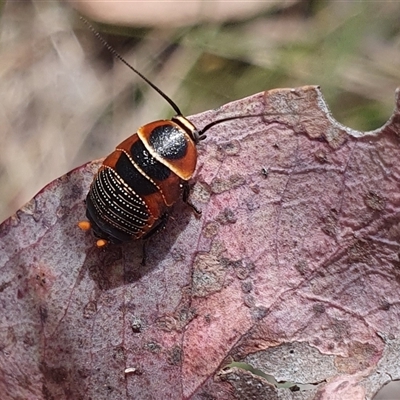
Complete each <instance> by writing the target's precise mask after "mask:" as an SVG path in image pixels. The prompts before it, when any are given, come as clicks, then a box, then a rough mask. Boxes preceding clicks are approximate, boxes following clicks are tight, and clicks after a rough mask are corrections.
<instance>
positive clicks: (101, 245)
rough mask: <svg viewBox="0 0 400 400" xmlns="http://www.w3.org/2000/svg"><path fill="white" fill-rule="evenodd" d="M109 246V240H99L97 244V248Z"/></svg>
mask: <svg viewBox="0 0 400 400" xmlns="http://www.w3.org/2000/svg"><path fill="white" fill-rule="evenodd" d="M107 245H108V240H105V239H99V240H98V241H97V242H96V246H97V247H105V246H107Z"/></svg>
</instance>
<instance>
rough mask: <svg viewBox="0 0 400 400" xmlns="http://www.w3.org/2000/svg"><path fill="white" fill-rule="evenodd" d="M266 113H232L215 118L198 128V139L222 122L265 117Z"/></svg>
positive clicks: (204, 136) (202, 138)
mask: <svg viewBox="0 0 400 400" xmlns="http://www.w3.org/2000/svg"><path fill="white" fill-rule="evenodd" d="M266 115H267V114H266V113H264V114H249V115H234V116H232V117H226V118H221V119H217V120H215V121H213V122H210V123H209V124H207V125H206V126H204V127H203V128H202V129H201V130H199V132H198V140H204V139H205V138H206V137H207V135H206V134H205V132H207V131H208V130H209V129H210V128H212V127H213V126H215V125H219V124H222V123H223V122H227V121H233V120H235V119H244V118H257V117H265V116H266ZM268 115H271V114H268Z"/></svg>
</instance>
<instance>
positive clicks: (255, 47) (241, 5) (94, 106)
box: [0, 0, 400, 400]
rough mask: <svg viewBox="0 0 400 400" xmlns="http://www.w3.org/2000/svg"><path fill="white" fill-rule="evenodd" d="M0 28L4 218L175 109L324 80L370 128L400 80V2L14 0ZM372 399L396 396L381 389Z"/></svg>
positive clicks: (352, 119)
mask: <svg viewBox="0 0 400 400" xmlns="http://www.w3.org/2000/svg"><path fill="white" fill-rule="evenodd" d="M0 5H1V24H0V33H1V35H0V76H1V78H0V93H1V102H0V119H1V123H0V149H1V153H0V187H1V190H0V221H2V220H4V219H5V218H7V217H9V216H10V215H11V214H13V213H14V212H15V211H16V210H17V209H19V208H20V207H21V206H23V204H24V203H25V202H27V201H28V200H30V199H31V198H32V197H33V195H35V193H37V192H38V191H39V190H40V189H41V188H42V187H43V186H45V185H46V184H47V183H49V182H50V181H52V180H53V179H55V178H57V177H59V176H61V175H63V174H65V173H66V172H68V171H69V170H71V169H73V168H75V167H77V166H79V165H81V164H83V163H85V162H87V161H89V160H92V159H96V158H100V157H103V156H105V155H107V154H108V153H110V152H111V151H112V150H113V148H114V147H115V145H117V144H118V143H119V142H120V141H122V140H123V139H125V138H126V137H128V136H130V135H131V134H133V133H134V132H135V131H136V129H137V127H139V126H140V125H142V124H145V123H146V122H149V121H152V120H155V119H159V118H165V117H170V116H171V115H172V114H173V112H172V110H171V109H170V107H169V106H168V104H166V103H165V101H164V100H163V99H161V98H160V97H159V96H158V95H157V94H156V93H155V92H154V91H153V90H151V89H149V87H147V86H146V85H145V84H144V83H143V82H142V81H140V79H139V78H138V77H137V76H135V75H134V74H133V73H132V72H131V71H130V70H129V69H128V68H126V67H125V66H124V65H122V64H121V63H120V62H119V61H116V60H115V59H114V58H113V57H112V56H111V55H110V53H109V52H108V51H107V50H106V49H105V48H104V47H103V46H102V45H101V43H100V42H99V41H98V40H97V39H96V38H95V36H94V35H93V34H92V33H91V32H90V30H88V29H87V27H86V26H85V25H84V24H83V23H82V21H81V20H80V19H79V13H82V14H83V15H85V16H86V18H88V19H90V20H91V21H93V24H94V25H95V26H96V29H97V30H99V31H100V32H101V34H102V35H103V36H104V37H105V38H106V39H107V40H108V41H109V43H110V44H111V45H112V46H113V47H114V48H115V49H116V50H117V51H118V52H120V53H121V54H122V55H123V56H124V57H125V58H126V60H128V61H129V62H130V63H132V65H134V66H135V67H136V68H138V69H139V70H140V71H141V72H143V73H144V74H145V75H146V76H147V77H148V78H150V79H151V80H152V81H153V82H154V83H155V84H156V85H158V86H159V87H160V88H161V89H162V90H163V91H165V92H166V93H167V94H168V95H169V96H170V97H171V98H172V99H174V101H175V102H176V103H177V104H178V105H179V106H180V108H181V110H182V111H183V113H184V114H185V115H191V114H195V113H199V112H201V111H205V110H208V109H211V108H216V107H218V106H220V105H222V104H224V103H227V102H229V101H233V100H236V99H240V98H242V97H245V96H249V95H251V94H254V93H257V92H260V91H264V90H267V89H273V88H279V87H297V86H303V85H310V84H318V85H321V86H322V90H323V93H324V95H325V98H326V100H327V102H328V104H329V105H330V107H331V109H332V111H333V114H334V116H335V117H336V119H338V120H339V121H340V122H342V123H343V124H345V125H348V126H350V127H352V128H354V129H360V130H372V129H376V128H378V127H379V126H381V125H382V124H383V123H385V122H386V120H387V119H388V118H389V116H390V114H391V112H392V109H393V104H394V91H395V89H396V88H397V87H398V86H400V23H399V21H400V2H389V1H388V2H367V1H340V2H339V1H313V0H309V1H294V0H293V1H268V2H267V1H265V2H254V1H241V2H226V1H212V2H211V1H198V2H196V1H190V2H189V1H188V2H174V1H159V2H153V1H152V2H140V1H126V2H121V1H118V2H113V1H104V2H93V1H92V2H90V1H71V2H57V1H34V0H31V1H29V0H25V1H18V2H17V1H8V2H1V3H0ZM388 389H389V390H390V386H387V387H385V388H384V390H383V392H382V393H380V394H379V395H378V396H377V397H376V399H379V400H383V399H391V400H393V399H399V398H400V394H399V393H400V392H399V391H396V392H393V389H392V392H389V394H385V392H387V391H388Z"/></svg>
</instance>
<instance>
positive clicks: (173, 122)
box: [78, 18, 261, 264]
mask: <svg viewBox="0 0 400 400" xmlns="http://www.w3.org/2000/svg"><path fill="white" fill-rule="evenodd" d="M81 19H82V20H83V22H84V23H85V24H86V25H87V26H88V27H89V29H91V30H92V31H93V33H94V34H95V36H96V37H97V38H98V39H99V40H100V41H101V42H102V43H103V45H104V46H105V47H106V48H107V49H108V50H109V51H110V52H111V53H112V54H113V55H114V56H115V57H116V58H117V59H119V60H120V61H121V62H123V63H124V64H125V65H126V66H127V67H128V68H130V69H131V70H132V71H133V72H134V73H136V74H137V75H139V76H140V78H142V79H143V80H144V81H145V82H146V83H147V84H148V85H150V86H151V87H152V88H153V89H154V90H155V91H156V92H158V93H159V94H160V95H161V96H162V97H163V98H164V99H165V100H166V101H167V102H168V103H169V104H170V106H171V107H172V109H173V110H174V111H175V113H176V115H175V116H174V117H172V118H171V119H168V120H159V121H154V122H150V123H149V124H146V125H144V126H142V127H140V128H139V129H138V130H137V132H136V133H134V134H133V135H132V136H130V137H128V138H127V139H126V140H124V141H123V142H122V143H120V144H119V145H118V146H117V147H116V149H115V150H114V151H113V152H112V153H111V154H110V155H109V156H108V157H106V159H105V160H104V161H103V164H102V165H101V167H100V168H99V170H98V172H97V174H96V175H95V177H94V179H93V182H92V184H91V186H90V189H89V193H88V194H87V197H86V217H87V219H88V220H89V221H80V222H79V223H78V226H79V227H80V228H81V229H82V230H90V229H92V232H93V234H94V236H95V237H96V238H97V242H96V245H97V246H98V247H104V246H106V245H107V244H108V243H114V244H118V243H122V242H127V241H130V240H137V239H143V240H146V239H148V238H149V237H151V236H153V235H154V234H155V233H157V232H159V231H160V230H162V229H164V228H165V226H166V224H167V221H168V218H169V215H170V211H171V207H172V206H173V205H174V204H175V203H176V202H177V201H178V200H179V199H181V198H182V199H183V201H184V202H186V203H187V204H188V205H190V206H191V207H192V209H193V210H194V211H195V212H196V213H198V214H200V211H199V210H197V208H196V207H195V206H194V205H193V204H192V203H191V202H190V201H189V192H190V188H189V183H188V181H189V179H190V178H191V177H192V176H193V173H194V171H195V169H196V162H197V150H196V146H197V144H198V143H199V142H200V141H202V140H204V139H205V138H206V135H205V133H206V132H207V131H208V130H209V129H210V128H212V127H213V126H215V125H217V124H220V123H223V122H226V121H230V120H234V119H239V118H245V117H256V116H261V115H245V116H243V115H242V116H232V117H227V118H222V119H219V120H216V121H213V122H211V123H209V124H208V125H206V126H205V127H203V128H202V129H201V130H198V129H197V128H196V127H195V126H194V125H193V124H192V123H191V122H190V121H189V120H188V119H187V118H186V117H184V116H183V115H182V112H181V111H180V109H179V107H178V106H177V105H176V104H175V103H174V102H173V101H172V100H171V99H170V98H169V97H168V96H167V95H166V94H165V93H164V92H163V91H162V90H161V89H159V88H158V87H157V86H156V85H154V84H153V83H152V82H151V81H150V80H149V79H147V78H146V77H145V76H144V75H142V73H140V72H139V71H138V70H136V69H135V68H134V67H132V65H130V64H129V63H128V62H127V61H126V60H125V59H124V58H123V57H122V56H121V55H120V54H119V53H117V51H116V50H115V49H114V48H113V47H111V46H110V45H109V44H108V43H107V42H106V41H105V39H104V38H103V37H101V36H100V34H99V33H98V32H97V31H96V30H95V29H94V28H93V27H92V26H91V25H90V24H89V23H88V22H87V21H86V20H85V19H84V18H81ZM145 243H146V242H144V245H143V260H142V264H144V263H145Z"/></svg>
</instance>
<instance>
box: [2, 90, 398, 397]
mask: <svg viewBox="0 0 400 400" xmlns="http://www.w3.org/2000/svg"><path fill="white" fill-rule="evenodd" d="M397 102H398V103H399V100H398V99H397ZM260 113H263V114H265V117H262V118H261V117H260V118H247V119H241V120H235V121H232V122H229V123H226V124H220V125H217V126H216V127H215V128H214V129H212V130H211V131H210V132H209V135H208V138H207V140H206V141H204V142H203V143H201V145H199V146H198V151H199V158H198V167H197V170H196V174H195V176H194V179H193V183H194V187H193V192H192V196H191V198H192V201H193V202H194V203H195V204H196V205H197V206H198V207H199V208H201V209H202V216H201V218H196V217H195V216H194V215H193V213H192V212H191V211H190V209H189V208H188V207H187V206H185V205H184V204H181V203H179V204H178V205H177V206H176V207H175V209H174V212H173V215H172V219H171V221H170V222H169V224H168V226H167V228H166V229H165V231H163V232H162V233H160V234H159V235H156V236H155V237H153V238H152V239H151V240H150V241H149V243H148V259H147V265H146V266H145V267H142V266H141V265H140V261H141V257H142V248H141V243H136V242H132V243H127V244H124V245H121V246H109V247H108V248H106V249H98V248H96V246H95V245H94V239H93V237H92V236H91V235H90V234H88V233H84V232H82V231H80V230H79V229H78V228H77V227H76V223H77V222H78V221H79V220H82V219H85V206H84V202H83V200H84V198H85V195H86V193H87V190H88V187H89V185H90V182H91V180H92V179H93V174H94V173H95V171H96V169H97V168H98V166H99V165H100V162H99V161H94V162H91V163H88V164H86V165H84V166H82V167H80V168H77V169H76V170H74V171H72V172H70V173H68V174H67V175H65V176H63V177H61V178H59V179H57V180H56V181H54V182H52V183H51V184H49V185H48V186H47V187H46V188H44V189H43V190H42V191H41V192H40V193H39V194H38V195H37V196H36V197H35V198H34V199H33V200H32V201H31V202H30V203H28V204H27V205H26V206H25V207H24V208H23V209H21V210H20V211H19V212H17V214H16V215H15V216H13V217H11V218H10V219H8V220H7V221H5V222H4V223H3V224H2V225H1V228H0V237H1V239H0V268H1V278H0V301H1V315H0V316H1V327H0V347H1V353H0V393H1V394H2V396H1V398H2V399H55V398H57V399H96V400H98V399H314V398H315V399H342V400H343V399H352V400H358V399H360V400H361V399H364V398H367V399H371V398H372V397H373V395H374V393H376V391H377V390H378V389H379V388H380V387H381V386H383V385H384V384H385V383H387V382H388V381H390V380H392V379H400V367H399V365H398V362H397V360H398V359H399V356H400V348H399V343H400V342H399V335H400V324H399V319H400V261H399V254H400V244H399V238H400V212H399V210H400V208H399V207H400V162H399V148H400V122H399V118H400V117H399V111H398V108H396V110H395V112H394V114H393V116H392V118H391V119H390V120H389V122H388V123H387V124H386V125H385V126H384V127H383V128H381V129H378V130H376V131H374V132H367V133H361V132H357V131H353V130H351V129H349V128H346V127H343V126H341V125H340V124H338V123H337V122H336V121H335V120H334V119H333V118H332V117H331V116H330V114H329V112H328V110H327V108H326V105H325V103H324V101H323V99H322V96H321V93H320V90H319V88H317V87H303V88H298V89H280V90H273V91H269V92H265V93H260V94H258V95H255V96H252V97H250V98H246V99H243V100H241V101H238V102H234V103H230V104H227V105H226V106H224V107H222V108H221V109H218V110H216V111H209V112H206V113H203V114H200V115H197V116H193V117H192V118H191V120H192V121H193V122H194V123H195V124H196V125H197V126H198V127H202V126H204V125H205V124H206V123H208V122H210V121H212V120H215V119H217V118H223V117H226V116H229V115H244V114H260ZM110 150H112V149H110ZM233 362H237V363H242V364H235V363H233ZM232 363H233V364H232ZM243 363H245V364H247V365H248V366H251V367H252V368H254V369H253V370H252V369H250V370H246V369H243V365H245V364H243ZM257 370H258V373H257ZM263 374H267V375H270V376H272V377H273V378H274V379H275V380H276V381H278V382H287V383H288V385H287V386H292V387H291V389H290V388H287V387H286V388H285V387H282V385H279V384H273V383H270V382H269V381H268V380H267V379H266V377H265V376H263ZM295 385H297V388H300V391H296V390H295V389H296V386H295ZM303 385H304V387H303Z"/></svg>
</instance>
